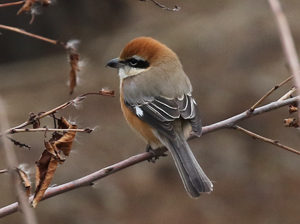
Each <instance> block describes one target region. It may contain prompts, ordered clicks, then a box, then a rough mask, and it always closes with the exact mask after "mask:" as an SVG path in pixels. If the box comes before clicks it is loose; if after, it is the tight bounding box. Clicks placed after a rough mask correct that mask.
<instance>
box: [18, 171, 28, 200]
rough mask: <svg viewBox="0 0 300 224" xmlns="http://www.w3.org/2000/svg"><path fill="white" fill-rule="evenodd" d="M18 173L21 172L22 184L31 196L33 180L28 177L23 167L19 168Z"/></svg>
mask: <svg viewBox="0 0 300 224" xmlns="http://www.w3.org/2000/svg"><path fill="white" fill-rule="evenodd" d="M17 173H18V174H19V177H20V179H21V181H22V184H23V186H24V189H25V191H26V195H27V197H29V196H30V192H31V182H30V180H29V178H28V175H27V173H26V172H25V171H23V170H22V169H20V168H17Z"/></svg>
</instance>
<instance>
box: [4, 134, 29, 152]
mask: <svg viewBox="0 0 300 224" xmlns="http://www.w3.org/2000/svg"><path fill="white" fill-rule="evenodd" d="M7 138H8V139H9V140H10V141H11V142H12V143H14V145H16V146H18V147H20V148H26V149H29V150H30V149H31V146H30V145H27V144H24V143H21V142H19V141H17V140H15V139H13V138H10V137H8V136H7Z"/></svg>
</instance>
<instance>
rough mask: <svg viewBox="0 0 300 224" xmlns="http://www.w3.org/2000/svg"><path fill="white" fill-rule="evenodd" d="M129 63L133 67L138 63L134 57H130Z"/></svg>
mask: <svg viewBox="0 0 300 224" xmlns="http://www.w3.org/2000/svg"><path fill="white" fill-rule="evenodd" d="M129 64H130V65H131V66H133V67H134V66H136V65H137V64H138V60H136V59H135V58H131V59H130V60H129Z"/></svg>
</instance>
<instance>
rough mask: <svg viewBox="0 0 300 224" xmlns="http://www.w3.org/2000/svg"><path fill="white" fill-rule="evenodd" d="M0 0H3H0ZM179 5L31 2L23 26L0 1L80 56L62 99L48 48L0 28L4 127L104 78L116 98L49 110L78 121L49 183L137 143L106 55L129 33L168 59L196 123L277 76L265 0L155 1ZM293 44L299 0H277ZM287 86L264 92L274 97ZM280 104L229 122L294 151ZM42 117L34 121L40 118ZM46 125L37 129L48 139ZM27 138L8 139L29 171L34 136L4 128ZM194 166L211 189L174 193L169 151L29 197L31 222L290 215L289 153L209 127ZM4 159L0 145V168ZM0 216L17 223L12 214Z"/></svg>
mask: <svg viewBox="0 0 300 224" xmlns="http://www.w3.org/2000/svg"><path fill="white" fill-rule="evenodd" d="M0 2H1V3H3V2H7V1H3V0H1V1H0ZM160 2H161V3H163V4H166V5H168V6H170V7H173V6H174V5H179V6H181V7H182V10H181V11H179V12H176V13H174V12H169V11H165V10H162V9H160V8H158V7H156V6H155V5H153V4H152V3H151V2H149V1H146V2H142V1H138V0H127V1H124V0H113V1H108V0H105V1H97V0H89V1H79V0H73V1H66V0H59V1H57V2H56V4H54V5H53V6H50V7H48V8H46V9H42V14H41V15H40V16H38V17H37V18H36V19H35V21H34V23H33V24H32V25H29V24H28V23H29V21H30V15H26V14H23V15H20V16H16V15H15V14H16V11H17V10H18V7H9V8H1V9H0V24H5V25H11V26H16V27H20V28H23V29H25V30H27V31H30V32H33V33H36V34H40V35H44V36H46V37H49V38H53V39H58V40H61V41H67V40H70V39H79V40H80V41H81V44H80V47H79V52H80V53H81V59H82V61H83V63H84V67H83V68H82V70H81V72H80V75H79V86H78V87H77V88H76V89H75V93H74V94H73V96H71V97H70V96H69V94H68V87H67V80H68V73H69V64H68V61H67V55H66V53H65V52H64V50H62V49H61V48H60V47H57V46H52V45H50V44H48V43H45V42H42V41H39V40H36V39H32V38H29V37H26V36H22V35H20V34H16V33H12V32H10V31H6V30H1V35H0V49H1V54H0V95H1V97H3V98H4V99H5V101H6V104H7V110H8V113H9V120H10V124H11V126H15V125H17V124H19V123H21V122H23V121H25V120H26V119H27V118H28V114H29V113H30V112H35V113H38V112H41V111H46V110H49V109H51V108H53V107H55V106H57V105H60V104H62V103H64V102H65V101H67V100H69V99H71V98H73V97H75V96H77V95H79V94H82V93H86V92H91V91H97V90H100V89H101V88H102V87H108V88H110V89H114V90H115V91H116V95H117V97H115V98H110V97H100V96H91V97H89V98H88V99H86V100H85V101H84V102H83V103H82V105H81V107H80V108H79V109H75V108H73V107H70V108H68V109H66V110H64V111H61V112H60V113H59V114H58V115H59V116H65V117H66V118H68V119H70V120H72V121H75V122H76V123H77V124H78V126H79V127H90V128H94V127H96V130H95V131H94V132H93V133H91V134H78V135H77V138H76V142H75V143H74V147H73V151H72V153H71V155H70V156H69V158H68V159H67V161H66V162H65V163H64V164H63V165H61V166H60V167H59V168H58V169H57V171H56V174H55V177H54V179H53V181H52V184H53V185H56V184H62V183H65V182H68V181H71V180H73V179H76V178H79V177H81V176H83V175H86V174H89V173H91V172H93V171H96V170H98V169H100V168H103V167H105V166H108V165H111V164H113V163H116V162H118V161H120V160H123V159H125V158H128V157H129V156H131V155H134V154H137V153H140V152H143V151H144V149H145V143H144V142H143V141H142V140H141V139H139V138H138V137H137V136H136V135H135V134H134V133H133V131H131V130H130V128H129V127H128V126H127V124H126V122H125V120H124V119H123V116H122V114H121V111H120V106H119V100H118V95H119V91H118V87H119V80H118V76H117V74H116V71H115V70H112V69H109V68H105V67H104V66H105V64H106V62H107V61H108V60H109V59H111V58H114V57H116V56H118V54H119V52H120V51H121V49H122V48H123V46H124V45H125V44H126V43H127V42H128V41H129V40H131V39H132V38H134V37H137V36H151V37H154V38H156V39H158V40H160V41H161V42H163V43H165V44H167V45H168V46H169V47H170V48H172V49H173V50H174V51H175V52H176V53H177V54H178V55H179V57H180V59H181V61H182V64H183V66H184V69H185V71H186V73H187V74H188V75H189V77H190V79H191V81H192V83H193V87H194V96H195V98H196V100H197V102H198V105H200V109H201V114H202V118H203V123H204V125H207V124H211V123H214V122H217V121H220V120H222V119H225V118H228V117H230V116H233V115H235V114H237V113H240V112H242V111H244V110H246V109H247V108H249V107H250V106H251V105H252V104H253V103H254V102H256V101H257V100H258V99H259V98H260V97H261V96H262V95H263V94H264V93H265V92H266V91H268V90H269V89H270V88H272V87H273V86H274V85H275V84H277V83H279V82H281V81H282V80H284V79H285V78H286V77H288V76H289V72H288V70H287V68H286V65H285V59H284V57H283V53H282V49H281V46H280V42H279V38H278V31H277V27H276V24H275V22H274V18H273V15H272V13H271V11H270V8H269V5H268V2H267V1H266V0H265V1H252V0H243V1H237V0H211V1H205V0H197V1H192V0H185V1H182V0H161V1H160ZM281 2H282V4H283V7H284V10H285V12H286V14H287V17H288V20H289V23H290V25H291V29H292V32H293V35H294V38H295V41H296V45H298V46H300V22H299V21H300V14H299V10H300V1H299V0H282V1H281ZM291 86H292V83H289V84H287V85H286V86H284V87H283V88H281V89H279V90H277V91H276V93H275V94H274V95H272V96H271V97H270V98H269V99H268V100H267V101H266V103H267V102H271V101H272V100H276V99H278V98H279V97H280V96H282V95H283V94H284V93H285V92H287V91H288V90H289V88H290V87H291ZM289 116H290V115H289V114H288V109H287V108H281V109H278V110H276V111H273V112H270V113H266V114H263V115H260V116H257V117H255V118H251V119H248V120H246V121H243V122H241V123H240V125H241V126H243V127H245V128H247V129H249V130H251V131H254V132H257V133H259V134H262V135H264V136H267V137H270V138H273V139H277V140H280V141H281V142H282V143H283V144H287V145H289V146H291V147H294V148H296V149H300V144H299V133H298V132H297V131H296V130H295V129H289V128H285V127H283V119H284V118H287V117H289ZM51 124H52V121H51V119H49V120H47V121H46V120H45V121H44V123H43V124H42V125H49V126H50V125H51ZM49 137H50V134H48V138H49ZM14 138H15V139H17V140H19V141H21V142H23V143H26V144H29V145H31V146H32V149H31V150H30V151H28V150H26V149H20V148H17V147H16V148H15V151H16V152H17V154H18V158H19V161H20V163H22V164H24V166H25V167H26V169H27V170H28V171H29V172H31V177H32V180H33V177H34V162H35V161H37V160H38V159H39V157H40V154H41V152H42V150H43V141H44V136H43V133H39V134H38V133H25V134H16V135H14ZM190 145H191V148H192V149H193V151H194V153H195V155H196V157H197V159H198V161H199V163H200V164H201V165H202V167H203V169H204V170H205V172H206V174H207V175H208V176H209V177H210V179H211V180H213V182H214V185H215V188H214V191H213V193H211V194H209V195H203V196H201V197H200V198H199V199H198V200H193V199H191V198H189V197H188V195H187V194H186V192H185V190H184V188H183V185H182V183H181V181H180V179H179V176H178V174H177V171H176V169H175V167H174V164H173V161H172V159H171V158H170V156H168V157H165V158H162V159H160V160H159V161H157V162H156V163H155V164H152V163H148V162H144V163H140V164H138V165H136V166H133V167H131V168H128V169H126V170H123V171H121V172H118V173H116V174H114V175H111V176H109V177H106V178H104V179H102V180H100V181H98V182H96V184H95V185H94V186H93V187H86V188H81V189H77V190H74V191H72V192H68V193H65V194H63V195H59V196H56V197H54V198H51V199H48V200H46V201H43V202H41V203H40V204H39V205H38V207H37V209H36V210H35V211H36V214H37V216H38V219H39V222H40V223H44V224H48V223H57V224H59V223H72V224H77V223H86V224H94V223H107V224H115V223H131V224H135V223H136V224H138V223H145V224H148V223H149V224H150V223H213V224H219V223H244V224H248V223H249V224H250V223H272V224H276V223H285V224H290V223H299V222H300V213H299V212H300V205H299V201H300V194H299V187H300V172H299V164H300V157H299V156H297V155H295V154H292V153H289V152H286V151H284V150H281V149H279V148H276V147H274V146H272V145H268V144H266V143H262V142H260V141H258V140H254V139H252V138H250V137H249V136H245V135H244V134H242V133H239V132H237V131H234V130H220V131H217V132H213V133H210V134H207V135H205V136H203V137H201V139H198V140H193V141H191V142H190ZM5 167H6V161H5V160H4V153H3V150H1V151H0V169H2V168H5ZM9 180H10V179H9V176H8V175H5V174H2V175H1V176H0V192H1V200H0V206H1V207H3V206H5V205H7V204H10V203H12V202H14V201H15V200H16V197H15V195H14V193H13V192H12V187H11V186H10V182H9ZM0 223H16V224H17V223H22V215H21V213H14V214H12V215H9V216H7V217H5V218H2V219H0Z"/></svg>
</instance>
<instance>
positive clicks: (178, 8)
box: [140, 0, 181, 12]
mask: <svg viewBox="0 0 300 224" xmlns="http://www.w3.org/2000/svg"><path fill="white" fill-rule="evenodd" d="M140 1H142V2H145V1H146V0H140ZM149 1H151V2H153V3H154V4H155V5H157V6H158V7H160V8H162V9H164V10H167V11H172V12H178V11H179V10H180V9H181V7H179V6H177V5H175V6H174V8H169V7H167V6H165V5H163V4H161V3H159V2H158V1H156V0H149Z"/></svg>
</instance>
